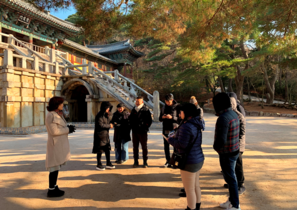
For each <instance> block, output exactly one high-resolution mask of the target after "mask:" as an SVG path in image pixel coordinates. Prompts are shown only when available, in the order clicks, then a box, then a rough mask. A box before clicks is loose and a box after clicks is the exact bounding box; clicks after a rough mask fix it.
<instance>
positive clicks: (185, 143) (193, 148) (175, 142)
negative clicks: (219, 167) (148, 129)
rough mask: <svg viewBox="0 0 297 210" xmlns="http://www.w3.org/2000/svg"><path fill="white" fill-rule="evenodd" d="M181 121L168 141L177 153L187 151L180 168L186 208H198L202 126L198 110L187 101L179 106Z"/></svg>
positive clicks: (199, 199) (199, 200) (190, 209)
mask: <svg viewBox="0 0 297 210" xmlns="http://www.w3.org/2000/svg"><path fill="white" fill-rule="evenodd" d="M180 116H181V119H182V122H181V124H180V126H179V128H178V129H177V131H176V134H175V135H174V136H170V137H169V138H168V139H167V138H166V140H168V143H169V144H171V145H172V146H173V147H174V148H175V149H177V151H178V153H179V154H181V155H183V154H185V153H187V155H186V156H184V157H186V160H185V166H184V167H183V168H182V169H181V170H180V173H181V177H182V182H183V186H184V188H185V191H186V193H187V209H186V210H192V209H197V210H199V209H200V206H201V189H200V184H199V174H200V169H201V168H202V166H203V163H204V154H203V150H202V147H201V144H202V135H201V129H202V127H203V125H202V122H201V120H200V116H199V112H198V110H197V108H196V106H195V105H194V104H190V103H187V104H185V105H183V106H182V107H181V108H180Z"/></svg>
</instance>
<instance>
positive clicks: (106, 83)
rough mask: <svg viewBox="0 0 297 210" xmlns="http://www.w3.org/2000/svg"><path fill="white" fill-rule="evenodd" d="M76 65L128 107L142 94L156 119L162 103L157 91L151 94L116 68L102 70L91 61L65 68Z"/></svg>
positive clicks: (75, 66)
mask: <svg viewBox="0 0 297 210" xmlns="http://www.w3.org/2000/svg"><path fill="white" fill-rule="evenodd" d="M78 67H80V68H82V70H80V72H81V74H82V75H90V76H94V82H96V84H97V85H98V87H99V88H101V89H104V90H105V91H106V92H108V93H109V94H110V95H112V96H113V97H115V98H116V99H117V100H118V101H121V102H122V103H124V104H125V105H126V106H127V108H129V109H132V108H133V106H134V103H135V100H136V98H137V96H140V95H142V96H144V103H145V104H146V105H147V106H148V107H149V108H150V109H151V110H152V111H153V113H154V120H155V121H158V117H159V113H160V105H164V103H163V102H161V101H160V100H159V92H158V91H155V92H154V95H151V94H150V93H148V92H147V91H145V90H144V89H142V88H141V87H139V86H138V85H136V84H135V83H134V82H132V81H131V80H130V79H128V78H127V77H124V76H123V75H121V74H120V73H119V72H118V70H115V71H110V72H103V71H101V70H99V69H97V68H96V67H94V65H93V63H92V62H89V63H88V64H81V65H67V66H66V67H65V69H73V68H78ZM66 71H67V70H65V72H66ZM112 75H113V76H112Z"/></svg>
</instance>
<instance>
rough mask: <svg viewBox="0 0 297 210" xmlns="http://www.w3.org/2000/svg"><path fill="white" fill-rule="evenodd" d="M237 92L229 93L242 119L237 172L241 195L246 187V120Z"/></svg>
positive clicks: (232, 104)
mask: <svg viewBox="0 0 297 210" xmlns="http://www.w3.org/2000/svg"><path fill="white" fill-rule="evenodd" d="M234 94H235V93H228V95H229V97H230V102H231V106H232V110H233V111H234V112H236V114H237V115H238V118H239V121H240V132H239V146H240V149H239V156H238V159H237V161H236V166H235V173H236V177H237V182H238V194H239V195H241V194H243V193H244V192H245V187H244V173H243V164H242V155H243V152H244V150H245V132H246V128H245V127H246V121H245V117H244V115H243V114H242V113H241V112H240V111H239V110H238V103H237V96H236V94H235V96H234ZM224 187H226V188H228V184H224Z"/></svg>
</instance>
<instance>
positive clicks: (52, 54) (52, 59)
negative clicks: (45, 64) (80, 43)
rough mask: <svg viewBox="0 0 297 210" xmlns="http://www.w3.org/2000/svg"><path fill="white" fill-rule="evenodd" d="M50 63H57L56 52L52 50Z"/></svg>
mask: <svg viewBox="0 0 297 210" xmlns="http://www.w3.org/2000/svg"><path fill="white" fill-rule="evenodd" d="M50 62H52V63H54V62H56V50H55V49H50Z"/></svg>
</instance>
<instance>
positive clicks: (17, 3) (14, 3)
mask: <svg viewBox="0 0 297 210" xmlns="http://www.w3.org/2000/svg"><path fill="white" fill-rule="evenodd" d="M1 2H2V3H4V4H5V5H7V6H10V7H12V8H16V9H17V10H18V11H20V12H31V13H34V14H36V15H38V17H39V18H40V19H41V20H43V21H44V20H46V21H50V22H52V23H54V24H56V25H58V26H60V27H62V28H65V29H68V30H71V31H75V32H80V31H81V30H83V29H82V28H81V27H77V26H75V25H74V24H73V23H70V22H68V21H65V20H61V19H59V18H57V17H55V16H53V15H51V14H49V13H45V12H43V11H41V10H39V9H37V8H36V7H34V6H33V5H32V4H30V3H28V2H25V1H23V0H2V1H1ZM46 21H44V22H46Z"/></svg>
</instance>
